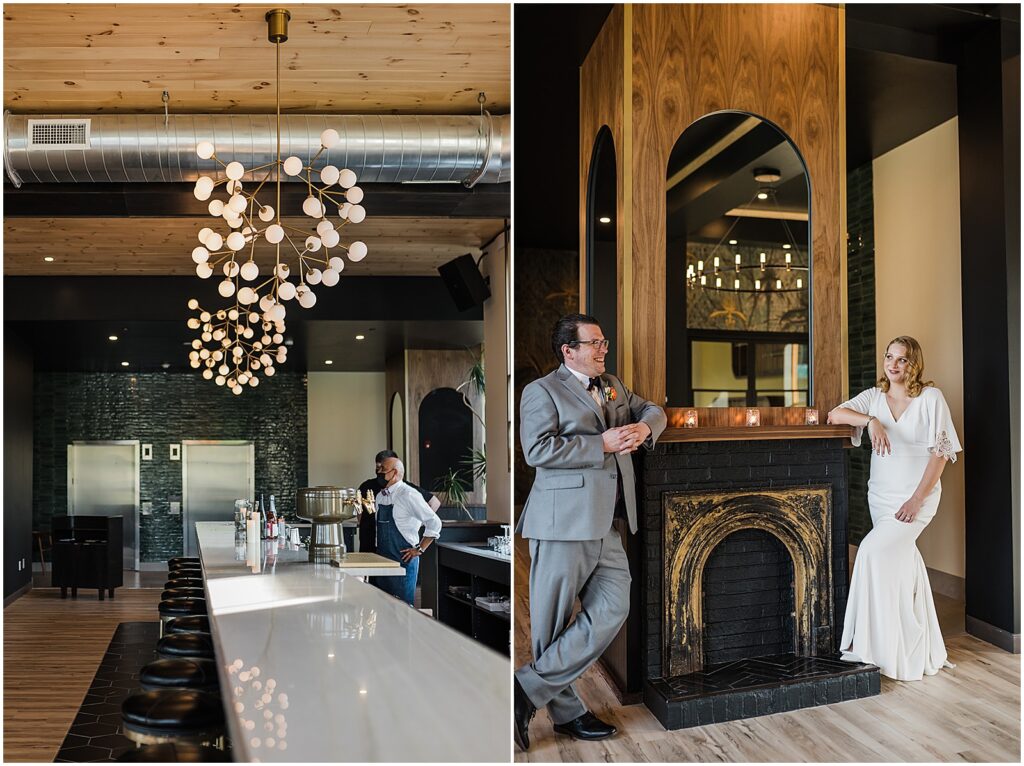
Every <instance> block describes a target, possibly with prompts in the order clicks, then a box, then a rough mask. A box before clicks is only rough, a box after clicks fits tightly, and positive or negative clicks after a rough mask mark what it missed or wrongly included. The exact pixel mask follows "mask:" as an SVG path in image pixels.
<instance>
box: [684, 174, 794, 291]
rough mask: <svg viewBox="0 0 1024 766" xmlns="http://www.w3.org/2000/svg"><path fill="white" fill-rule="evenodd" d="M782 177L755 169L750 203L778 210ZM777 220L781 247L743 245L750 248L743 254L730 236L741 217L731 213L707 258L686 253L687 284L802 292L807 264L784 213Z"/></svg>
mask: <svg viewBox="0 0 1024 766" xmlns="http://www.w3.org/2000/svg"><path fill="white" fill-rule="evenodd" d="M781 178H782V174H781V173H780V172H779V171H778V170H777V169H775V168H757V169H755V170H754V180H755V181H756V182H757V183H758V190H757V192H756V193H755V194H754V196H753V197H752V198H751V200H750V204H756V201H762V202H767V203H768V204H769V205H774V207H775V210H776V211H778V212H779V213H781V212H782V211H781V208H780V207H779V202H778V196H777V193H778V189H777V186H776V185H777V184H778V182H779V180H780V179H781ZM762 209H763V207H762ZM777 220H778V222H779V223H780V224H781V227H782V231H783V235H784V238H785V240H786V241H785V242H783V244H782V247H781V248H771V247H753V246H744V247H745V249H748V251H749V252H748V253H747V254H746V256H745V255H744V253H741V252H738V251H739V249H740V243H739V241H738V240H737V239H735V238H733V237H732V233H733V229H735V228H736V225H737V224H738V223H739V221H740V217H739V216H734V219H733V222H732V224H731V225H730V226H729V229H728V230H727V231H726V232H725V234H724V235H722V237H721V239H719V240H718V242H717V243H716V244H715V246H714V248H713V249H712V251H711V253H710V254H709V255H708V257H707V258H706V259H704V258H698V257H696V256H694V255H692V254H690V253H687V256H686V257H687V264H686V286H687V287H688V288H700V289H702V290H704V289H712V290H721V291H724V292H734V293H761V292H775V293H782V292H802V291H803V289H804V277H805V275H806V273H807V271H808V266H807V265H806V264H802V263H800V255H801V253H800V248H799V246H798V244H797V241H796V237H795V236H794V235H793V230H792V229H791V228H790V226H789V222H788V220H787V219H786V217H785V216H784V215H779V217H778V218H777ZM726 243H727V244H726ZM730 249H731V250H732V252H730ZM719 253H721V254H719Z"/></svg>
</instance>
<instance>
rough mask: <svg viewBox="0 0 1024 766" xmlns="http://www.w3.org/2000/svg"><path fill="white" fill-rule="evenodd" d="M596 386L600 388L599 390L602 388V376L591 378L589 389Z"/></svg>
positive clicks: (591, 389)
mask: <svg viewBox="0 0 1024 766" xmlns="http://www.w3.org/2000/svg"><path fill="white" fill-rule="evenodd" d="M595 388H596V389H598V390H599V391H600V389H601V378H599V377H598V378H591V379H590V385H588V386H587V390H588V391H593V390H594V389H595Z"/></svg>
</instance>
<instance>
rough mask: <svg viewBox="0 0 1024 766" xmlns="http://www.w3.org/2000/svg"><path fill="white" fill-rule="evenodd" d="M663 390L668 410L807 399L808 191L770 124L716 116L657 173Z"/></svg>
mask: <svg viewBox="0 0 1024 766" xmlns="http://www.w3.org/2000/svg"><path fill="white" fill-rule="evenodd" d="M665 210H666V229H665V231H666V243H665V257H666V275H667V280H668V285H667V302H666V323H667V327H666V359H667V360H668V364H667V380H666V393H667V396H668V405H669V406H672V407H684V406H695V407H744V406H747V407H792V406H807V405H808V403H809V402H810V401H811V376H810V361H811V360H810V295H811V292H810V286H811V285H810V281H811V274H810V252H809V244H810V237H809V232H810V185H809V182H808V178H807V172H806V168H805V166H804V162H803V159H802V158H801V157H800V154H799V152H798V151H797V149H796V147H794V145H793V143H792V142H791V141H790V140H789V138H788V137H787V136H786V135H785V134H784V133H782V131H780V130H779V129H778V128H776V127H775V126H774V125H772V124H770V123H768V122H766V121H765V120H762V119H760V118H759V117H756V116H754V115H751V114H747V113H743V112H717V113H715V114H710V115H708V116H706V117H703V118H701V119H700V120H698V121H697V122H695V123H693V124H692V125H691V126H690V127H688V128H687V129H686V130H685V131H684V132H683V134H682V135H681V136H680V137H679V140H678V141H677V142H676V144H675V146H674V147H673V149H672V154H671V156H670V158H669V162H668V168H667V172H666V190H665Z"/></svg>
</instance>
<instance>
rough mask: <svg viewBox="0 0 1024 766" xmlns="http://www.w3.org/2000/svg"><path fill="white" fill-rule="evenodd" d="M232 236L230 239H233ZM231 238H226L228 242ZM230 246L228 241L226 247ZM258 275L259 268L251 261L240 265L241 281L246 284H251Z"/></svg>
mask: <svg viewBox="0 0 1024 766" xmlns="http://www.w3.org/2000/svg"><path fill="white" fill-rule="evenodd" d="M233 236H235V235H234V234H232V235H231V237H233ZM239 236H241V235H240V234H239ZM231 237H228V240H230V239H231ZM230 244H231V243H230V241H229V242H228V245H229V246H230ZM259 275H260V267H259V266H257V265H256V264H255V263H254V262H253V261H247V262H246V263H243V264H242V279H244V280H245V281H246V282H252V281H253V280H254V279H256V277H258V276H259Z"/></svg>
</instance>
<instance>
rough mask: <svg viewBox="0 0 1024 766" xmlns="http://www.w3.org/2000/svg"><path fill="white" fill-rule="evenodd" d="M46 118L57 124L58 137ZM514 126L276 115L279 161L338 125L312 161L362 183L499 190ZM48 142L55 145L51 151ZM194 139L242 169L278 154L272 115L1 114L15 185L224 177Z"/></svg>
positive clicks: (485, 121) (304, 154)
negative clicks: (332, 142)
mask: <svg viewBox="0 0 1024 766" xmlns="http://www.w3.org/2000/svg"><path fill="white" fill-rule="evenodd" d="M30 121H32V123H33V124H32V126H31V127H30V124H29V122H30ZM41 121H42V122H41ZM46 121H57V122H56V125H57V126H59V127H60V130H55V129H54V127H55V126H54V125H50V124H48V123H47V122H46ZM76 123H84V125H81V124H76ZM510 127H511V125H510V120H509V115H501V116H497V117H494V116H491V115H490V114H487V113H486V112H485V113H484V114H483V115H472V116H417V115H319V114H318V115H294V114H291V115H281V156H282V157H288V156H290V155H293V154H294V155H296V156H298V157H300V158H302V159H303V160H309V159H310V158H312V156H313V155H314V154H316V152H317V151H318V150H319V149H320V134H321V133H322V132H323V131H324V130H326V129H327V128H334V129H335V130H336V131H338V133H339V134H340V136H341V141H340V143H339V144H338V145H337V146H335V147H334V148H333V149H331V150H329V151H325V152H324V153H323V154H322V155H320V160H319V161H318V163H317V164H318V165H320V164H321V162H322V163H324V164H328V163H329V164H332V165H336V166H337V167H339V168H349V169H351V170H353V171H355V172H356V174H357V175H358V176H359V181H360V183H402V182H417V183H446V182H448V183H451V182H458V183H463V184H465V185H467V186H473V185H474V184H476V183H502V182H505V181H508V180H510V179H511V177H512V170H511V165H512V163H511V135H510ZM72 133H73V135H74V137H75V138H74V139H73V140H74V141H75V142H78V143H83V144H84V145H85V146H86V147H87V148H75V146H76V144H75V143H68V135H70V134H72ZM50 136H54V138H53V139H50V138H49V137H50ZM83 137H84V138H83ZM51 140H52V142H53V145H48V141H51ZM200 141H212V142H213V144H214V146H215V147H216V150H217V152H218V153H219V154H220V155H221V156H222V157H230V158H231V159H232V160H238V161H239V162H241V163H242V164H243V165H245V166H246V167H247V168H252V167H257V166H259V165H263V164H265V163H267V162H272V161H273V160H274V158H275V157H276V153H277V134H276V130H275V115H273V114H223V115H210V114H184V115H171V116H169V117H166V118H165V117H164V115H161V114H120V115H119V114H103V115H66V114H63V115H24V114H21V115H17V114H10V113H9V112H5V113H4V168H5V169H6V171H7V175H8V177H9V178H10V179H11V181H12V182H13V183H14V185H15V186H19V187H20V186H21V184H22V183H67V182H71V183H90V182H106V181H115V182H133V181H137V182H149V183H159V182H171V181H195V180H196V179H197V178H198V177H199V176H200V175H201V174H216V173H217V172H218V171H219V170H220V166H219V165H218V164H217V163H216V162H214V161H213V160H202V159H200V158H199V157H198V156H197V155H196V145H197V144H198V143H199V142H200ZM284 178H285V179H287V180H289V181H298V180H300V179H297V178H291V177H289V176H284Z"/></svg>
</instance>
